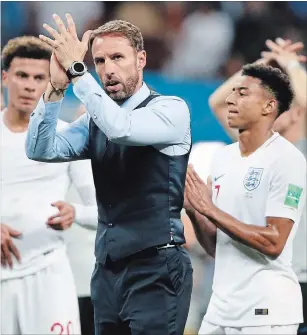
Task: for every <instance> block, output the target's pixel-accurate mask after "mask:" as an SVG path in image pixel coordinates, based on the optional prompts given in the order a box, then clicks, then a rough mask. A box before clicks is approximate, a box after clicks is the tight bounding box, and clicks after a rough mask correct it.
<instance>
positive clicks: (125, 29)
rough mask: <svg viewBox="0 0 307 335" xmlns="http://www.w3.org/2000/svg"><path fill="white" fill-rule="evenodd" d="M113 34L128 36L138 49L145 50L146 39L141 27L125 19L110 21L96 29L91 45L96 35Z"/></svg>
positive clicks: (92, 35)
mask: <svg viewBox="0 0 307 335" xmlns="http://www.w3.org/2000/svg"><path fill="white" fill-rule="evenodd" d="M111 34H112V35H116V36H123V37H126V38H127V39H128V40H129V42H130V44H131V46H132V47H133V48H134V49H135V50H136V51H142V50H144V40H143V36H142V33H141V31H140V29H139V28H138V27H137V26H135V25H134V24H132V23H130V22H127V21H123V20H113V21H109V22H107V23H105V24H104V25H102V26H100V27H99V28H97V29H95V30H94V31H93V32H92V34H91V37H90V40H89V46H90V47H91V46H92V44H93V41H94V39H95V37H96V36H98V35H111Z"/></svg>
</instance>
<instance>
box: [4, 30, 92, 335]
mask: <svg viewBox="0 0 307 335" xmlns="http://www.w3.org/2000/svg"><path fill="white" fill-rule="evenodd" d="M50 57H51V50H50V48H49V47H47V46H46V45H45V43H43V42H41V41H40V40H39V39H38V38H35V37H29V36H27V37H18V38H15V39H13V40H10V41H9V42H8V44H7V45H6V46H5V47H4V49H3V51H2V66H3V71H2V81H3V85H4V87H6V89H7V92H8V105H7V108H6V110H5V111H4V112H3V113H0V126H1V142H0V153H1V177H0V178H1V179H0V180H1V185H0V187H1V293H2V294H1V306H2V309H1V320H2V322H1V333H2V334H60V333H63V334H70V335H72V334H80V321H79V311H78V301H77V293H76V288H75V282H74V278H73V274H72V271H71V268H70V264H69V260H68V257H67V254H66V248H65V243H64V235H63V230H65V229H68V228H69V227H70V226H71V225H72V223H73V222H76V223H77V224H79V225H82V226H84V227H91V228H93V227H95V226H96V224H97V207H96V201H95V192H94V186H93V180H92V173H91V168H90V165H89V162H87V161H80V162H73V163H67V164H45V163H38V162H35V161H32V160H29V159H28V158H27V156H26V154H25V139H26V136H27V131H28V124H29V119H30V117H31V113H32V111H33V110H34V109H35V107H36V105H37V102H38V100H39V98H40V97H41V95H42V94H43V92H44V91H45V90H46V87H47V84H48V82H49V80H50V74H49V68H50ZM65 127H66V124H65V123H64V122H59V128H60V129H63V128H65ZM71 184H74V186H75V187H76V189H77V190H78V192H79V194H80V196H81V199H82V200H83V202H84V203H85V205H82V204H73V203H68V202H65V201H64V199H65V196H66V193H67V191H68V188H69V187H70V185H71ZM80 253H82V250H80Z"/></svg>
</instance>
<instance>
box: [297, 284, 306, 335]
mask: <svg viewBox="0 0 307 335" xmlns="http://www.w3.org/2000/svg"><path fill="white" fill-rule="evenodd" d="M300 285H301V290H302V295H303V315H304V322H303V323H301V324H300V326H299V329H298V334H306V335H307V283H300Z"/></svg>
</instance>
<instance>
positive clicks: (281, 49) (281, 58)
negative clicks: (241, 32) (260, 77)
mask: <svg viewBox="0 0 307 335" xmlns="http://www.w3.org/2000/svg"><path fill="white" fill-rule="evenodd" d="M266 46H267V47H268V48H269V49H270V50H271V51H263V52H262V53H261V56H262V57H263V58H264V59H266V60H267V61H268V62H271V61H275V62H277V64H278V65H279V66H280V67H281V68H283V69H284V70H286V69H287V67H288V66H289V65H290V63H291V62H296V63H302V62H306V61H307V57H306V56H304V55H298V52H299V51H300V50H302V49H303V48H304V44H303V43H302V42H296V43H293V44H292V43H290V44H289V43H288V42H287V41H284V40H282V39H280V38H279V39H276V41H275V42H273V41H272V40H267V41H266Z"/></svg>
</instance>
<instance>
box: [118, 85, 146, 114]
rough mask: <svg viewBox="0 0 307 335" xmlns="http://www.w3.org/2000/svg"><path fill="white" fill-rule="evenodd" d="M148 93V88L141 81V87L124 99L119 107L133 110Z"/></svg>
mask: <svg viewBox="0 0 307 335" xmlns="http://www.w3.org/2000/svg"><path fill="white" fill-rule="evenodd" d="M149 95H150V89H149V88H148V86H147V85H146V84H145V83H144V82H143V85H142V87H141V88H140V89H139V90H138V91H137V92H136V93H135V94H133V95H132V96H131V97H130V98H129V99H128V100H126V101H125V102H124V103H123V104H122V105H121V107H124V108H127V109H130V110H133V109H134V108H135V107H137V106H138V105H139V104H140V103H141V102H143V101H144V100H145V99H146V98H147V97H148V96H149Z"/></svg>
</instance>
